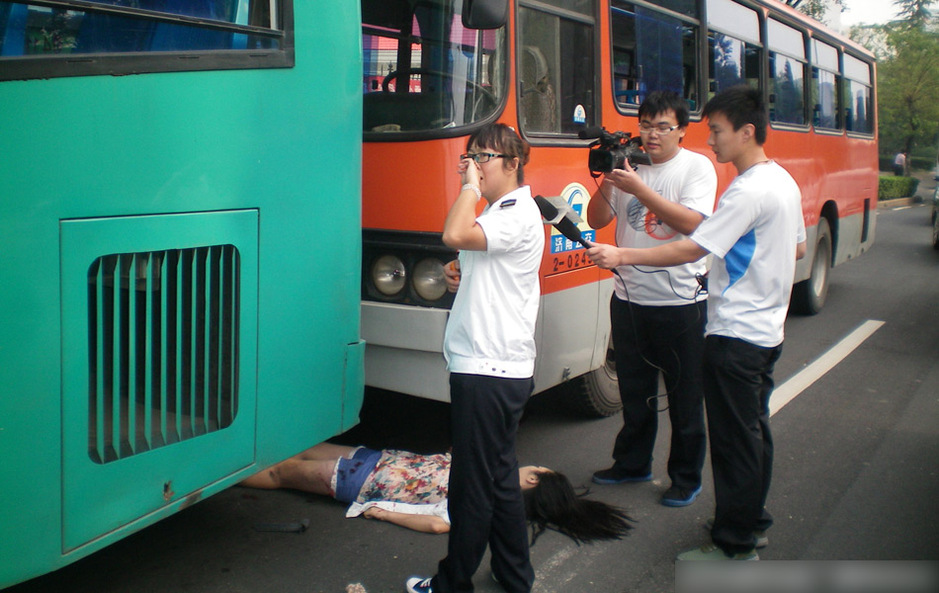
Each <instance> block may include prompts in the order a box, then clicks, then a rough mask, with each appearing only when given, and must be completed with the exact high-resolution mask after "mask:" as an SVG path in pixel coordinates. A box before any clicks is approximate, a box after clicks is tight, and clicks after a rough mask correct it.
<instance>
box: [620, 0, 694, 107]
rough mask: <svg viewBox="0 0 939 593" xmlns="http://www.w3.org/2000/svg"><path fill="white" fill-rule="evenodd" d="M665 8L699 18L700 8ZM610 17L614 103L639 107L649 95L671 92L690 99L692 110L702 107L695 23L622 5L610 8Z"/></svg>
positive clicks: (640, 7)
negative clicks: (656, 92) (698, 78)
mask: <svg viewBox="0 0 939 593" xmlns="http://www.w3.org/2000/svg"><path fill="white" fill-rule="evenodd" d="M663 4H665V5H667V6H666V7H667V8H671V9H672V10H676V11H678V10H679V9H682V8H683V7H684V9H683V12H684V13H686V14H689V13H690V14H689V16H692V17H695V16H697V5H696V4H692V5H686V4H684V3H680V2H679V3H676V2H664V3H663ZM669 4H674V6H668V5H669ZM610 16H611V22H612V34H613V38H612V46H613V47H612V55H613V93H614V100H615V101H616V104H617V105H618V106H620V107H624V108H629V107H637V106H638V105H639V104H640V103H641V102H642V100H643V99H644V98H645V96H646V94H648V93H649V92H651V91H654V90H670V91H674V92H676V93H678V94H679V95H681V96H682V97H684V98H685V99H687V100H688V104H689V107H690V109H691V110H692V111H694V110H695V109H696V108H697V107H698V104H699V102H698V98H697V88H698V84H697V70H698V69H697V58H696V56H697V47H698V27H697V25H696V23H695V22H694V21H693V20H691V19H688V20H687V21H685V20H683V19H680V18H676V17H674V16H672V15H667V14H665V13H662V12H659V11H657V10H655V9H653V8H648V7H645V6H640V5H637V4H632V3H629V2H622V1H614V2H613V3H612V4H611V7H610Z"/></svg>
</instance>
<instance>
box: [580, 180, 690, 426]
mask: <svg viewBox="0 0 939 593" xmlns="http://www.w3.org/2000/svg"><path fill="white" fill-rule="evenodd" d="M594 183H596V184H597V191H598V193H599V194H600V196H601V197H602V198H603V201H605V202H606V203H607V205H608V206H609V207H610V209H611V210H613V216H614V217H615V216H616V208H615V207H614V206H613V204H612V202H611V201H610V199H609V198H608V197H607V196H606V195H605V194H604V193H603V187H602V185H601V184H600V183H599V182H597V181H596V177H595V178H594ZM630 266H631V267H632V268H633V269H634V270H636V271H637V272H639V273H642V274H659V273H662V274H665V276H666V278H667V279H668V287H669V289H670V290H671V291H672V293H673V294H674V295H675V296H676V297H677V298H679V299H682V300H685V301H691V302H693V303H697V302H698V297H700V296H701V295H702V294H706V293H707V274H706V273H705V274H703V275H702V274H697V275H696V276H695V278H696V279H697V280H698V288H697V289H695V291H694V295H693V296H691V297H690V298H689V297H686V296H684V295H682V294H679V292H678V291H677V290H675V286H674V284H672V275H671V274H670V273H669V271H668V270H666V269H663V268H658V269H655V270H643V269H642V268H640V267H638V266H636V265H635V264H630ZM612 272H613V273H614V274H616V276H617V277H618V278H619V279H620V282H621V283H622V284H623V290H624V291H626V305H627V307H628V308H629V316H630V318H631V320H632V324H631V325H632V329H633V337H634V338H635V340H636V347H637V348H636V349H637V351H638V352H639V357H640V358H642V360H643V362H645V363H646V364H648V365H649V366H651V367H652V368H654V369H656V370H658V371H659V372H660V373H661V374H662V379H663V380H664V381H665V393H661V394H657V395H653V396H651V397H649V398H647V399H646V405H647V406H648V407H649V408H650V409H651V410H654V411H655V412H659V413H661V412H665V411H667V410H668V404H667V403H666V405H665V407H664V408H660V407H659V406H658V402H657V400H658V399H661V398H663V397H664V398H666V402H667V401H668V397H669V396H670V395H671V392H670V390H669V388H668V383H669V382H668V373H666V372H665V369H663V368H662V367H660V366H659V365H657V364H654V363H653V362H652V361H650V360H649V359H648V358H646V356H645V355H644V354H643V353H642V348H641V346H640V340H639V333H638V329H637V327H636V317H635V312H634V309H633V304H634V303H633V302H632V300H631V299H630V298H629V287H628V286H627V285H626V279H625V278H623V276H622V274H620V273H619V270H617V269H616V268H612ZM700 319H701V314H700V312H698V311H697V309H696V310H695V320H694V321H693V322H692V323H691V324H689V326H688V327H686V328H685V329H684V330H683V331H682V332H680V333H679V334H678V335H681V334H683V333H684V332H686V331H689V330H691V329H693V328H694V327H697V325H698V321H700ZM611 331H612V328H611ZM671 353H672V356H674V357H675V362H676V363H677V364H676V366H677V367H678V376H679V377H680V376H681V357H679V356H678V353H677V352H675V350H674V349H673V350H671Z"/></svg>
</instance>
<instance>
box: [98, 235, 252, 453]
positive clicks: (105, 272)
mask: <svg viewBox="0 0 939 593" xmlns="http://www.w3.org/2000/svg"><path fill="white" fill-rule="evenodd" d="M239 276H240V275H239V255H238V250H237V249H236V248H235V247H234V246H233V245H215V246H210V247H198V248H191V249H172V250H166V251H152V252H146V253H121V254H113V255H106V256H103V257H99V258H97V259H96V260H95V261H94V262H93V263H92V264H91V266H90V268H89V270H88V314H89V324H88V329H89V332H88V339H89V344H88V347H89V348H88V352H89V365H88V367H89V384H88V391H89V418H88V421H89V424H88V426H89V429H88V444H89V455H90V457H91V459H92V460H93V461H95V462H96V463H108V462H111V461H116V460H118V459H124V458H127V457H130V456H133V455H136V454H138V453H143V452H145V451H149V450H152V449H156V448H158V447H162V446H165V445H170V444H172V443H176V442H180V441H185V440H188V439H192V438H195V437H198V436H200V435H204V434H208V433H212V432H215V431H218V430H221V429H223V428H225V427H227V426H229V425H231V423H232V422H233V420H234V418H235V416H236V415H237V413H238V351H239V348H238V342H239V331H238V329H239V328H238V319H239V315H238V309H239V294H240V283H239Z"/></svg>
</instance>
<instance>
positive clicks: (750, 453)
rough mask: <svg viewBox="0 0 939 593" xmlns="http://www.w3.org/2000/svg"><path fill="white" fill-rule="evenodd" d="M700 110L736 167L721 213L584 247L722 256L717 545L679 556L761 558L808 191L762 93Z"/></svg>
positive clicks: (656, 261) (710, 385)
mask: <svg viewBox="0 0 939 593" xmlns="http://www.w3.org/2000/svg"><path fill="white" fill-rule="evenodd" d="M703 114H704V117H706V118H707V120H708V129H709V130H710V135H709V136H708V145H709V146H710V147H711V149H712V150H713V151H714V156H715V157H716V158H717V162H719V163H731V164H733V165H734V168H735V169H736V170H737V177H736V178H734V180H733V182H731V184H730V186H729V187H728V188H727V189H726V190H725V191H724V193H723V195H721V199H720V205H719V206H718V207H717V210H715V211H714V214H713V216H711V217H709V218H708V219H707V220H706V221H704V222H703V223H702V224H701V226H700V227H699V228H698V230H696V231H695V232H694V234H693V235H692V236H691V237H690V238H688V239H685V240H682V241H675V242H673V243H669V244H667V245H662V246H659V247H656V248H653V249H628V248H627V249H624V248H619V247H614V246H612V245H603V244H600V243H593V244H591V246H590V249H588V250H587V255H588V256H589V257H590V259H591V260H593V262H594V263H596V264H597V265H598V266H600V267H601V268H605V269H612V268H615V267H618V266H622V265H625V264H641V265H657V266H675V265H681V264H684V263H685V262H689V261H696V260H698V259H700V258H701V257H704V256H705V255H707V254H709V253H710V254H712V255H713V256H714V265H713V267H712V268H711V279H710V294H709V296H708V323H707V337H706V338H705V347H704V352H705V366H704V371H703V375H704V395H705V402H706V404H707V414H708V418H707V419H708V435H709V437H710V443H711V469H712V470H713V475H714V496H715V499H716V505H715V511H714V520H713V521H712V522H710V529H711V540H712V542H711V543H708V544H705V545H704V546H702V547H701V548H698V549H695V550H688V551H687V552H683V553H681V554H679V555H678V559H679V560H730V559H733V560H759V554H757V552H756V548H757V547H762V546H765V545H766V542H767V539H766V535H765V532H766V530H767V529H768V528H769V527H770V526H772V524H773V517H772V515H770V513H769V512H767V510H766V506H765V505H766V498H767V494H768V493H769V487H770V482H771V481H772V473H773V438H772V433H771V430H770V424H769V399H770V395H771V394H772V392H773V386H774V379H773V370H774V367H775V364H776V361H777V360H778V359H779V356H780V353H781V352H782V343H783V338H784V333H785V332H784V329H785V321H786V313H787V311H788V309H789V296H790V294H791V292H792V278H793V274H794V272H795V265H796V260H797V259H799V258H801V257H804V256H805V223H804V220H803V218H802V193H801V191H800V189H799V186H798V184H797V183H796V181H795V180H794V179H793V178H792V176H791V175H790V174H789V173H788V172H787V171H786V170H785V169H784V168H783V167H781V166H780V165H778V164H777V163H776V162H775V161H773V160H772V159H770V158H768V157H767V155H766V152H765V150H764V148H763V144H764V143H765V142H766V137H767V128H768V126H769V124H768V121H769V116H768V111H767V109H766V103H765V102H764V99H763V94H762V91H761V90H759V89H754V88H750V87H749V86H747V85H742V86H737V87H732V88H730V89H727V90H725V91H722V92H720V93H719V94H717V95H715V96H714V97H713V98H712V99H711V100H710V101H708V102H707V104H706V105H705V106H704V112H703Z"/></svg>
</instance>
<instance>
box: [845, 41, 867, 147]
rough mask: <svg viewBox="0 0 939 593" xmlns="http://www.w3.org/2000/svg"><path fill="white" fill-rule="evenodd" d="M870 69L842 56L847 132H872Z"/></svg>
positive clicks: (854, 59) (863, 64)
mask: <svg viewBox="0 0 939 593" xmlns="http://www.w3.org/2000/svg"><path fill="white" fill-rule="evenodd" d="M873 96H874V93H873V88H872V85H871V68H870V65H869V64H867V63H866V62H862V61H861V60H859V59H857V58H855V57H854V56H849V55H847V54H845V55H844V95H843V100H844V113H845V128H847V130H848V131H849V132H860V133H862V134H872V133H873V132H874V103H873Z"/></svg>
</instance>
